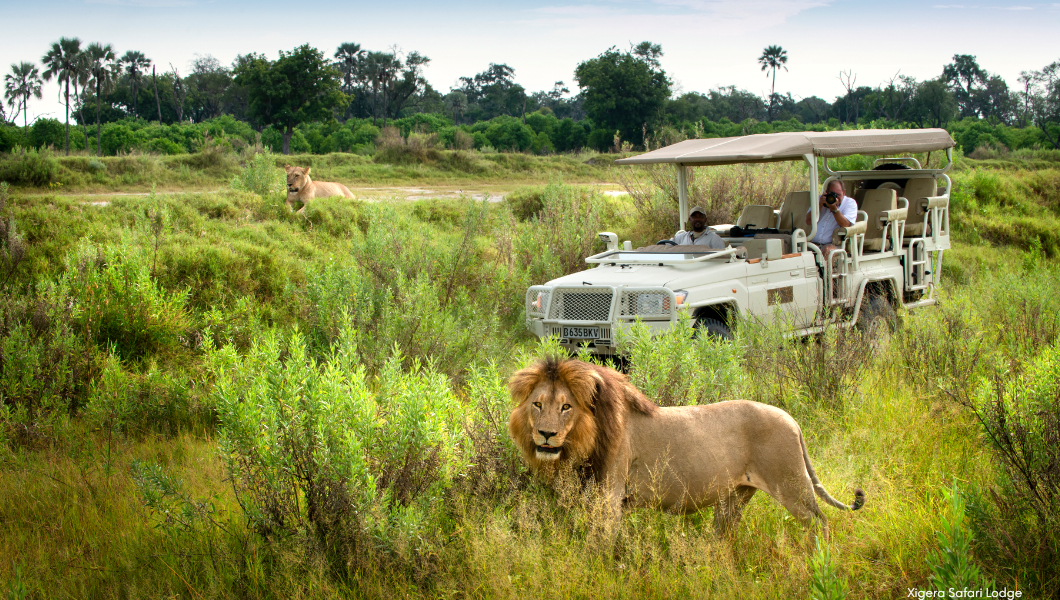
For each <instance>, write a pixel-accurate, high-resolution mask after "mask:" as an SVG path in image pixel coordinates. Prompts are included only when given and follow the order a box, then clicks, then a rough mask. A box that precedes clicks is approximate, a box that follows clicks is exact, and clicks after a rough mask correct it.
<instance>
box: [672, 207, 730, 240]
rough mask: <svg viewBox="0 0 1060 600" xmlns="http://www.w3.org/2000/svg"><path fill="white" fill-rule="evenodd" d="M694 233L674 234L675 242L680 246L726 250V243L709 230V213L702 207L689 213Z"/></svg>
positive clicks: (683, 231)
mask: <svg viewBox="0 0 1060 600" xmlns="http://www.w3.org/2000/svg"><path fill="white" fill-rule="evenodd" d="M688 222H689V224H690V225H691V226H692V231H685V230H684V229H682V230H681V231H678V232H677V233H675V234H674V237H673V242H674V243H675V244H677V245H678V246H706V247H708V248H710V249H712V250H724V249H725V241H724V240H722V239H721V236H720V235H718V234H717V233H716V232H715V231H714V230H713V229H707V213H705V212H703V208H702V207H700V206H696V207H693V208H692V210H691V212H689V213H688Z"/></svg>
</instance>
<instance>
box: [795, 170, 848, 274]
mask: <svg viewBox="0 0 1060 600" xmlns="http://www.w3.org/2000/svg"><path fill="white" fill-rule="evenodd" d="M817 202H818V204H817V206H818V209H817V212H818V213H819V214H820V217H818V219H817V234H816V235H815V236H813V239H812V240H810V241H811V242H813V243H814V244H817V246H818V247H820V248H821V251H822V252H824V254H825V256H828V253H829V252H831V251H832V250H835V249H836V247H835V246H833V245H832V233H834V232H835V230H836V229H837V228H839V227H850V226H851V225H853V223H854V221H855V220H856V219H857V218H858V203H857V202H855V201H854V199H853V198H851V197H849V196H847V195H846V191H845V190H844V189H843V182H842V181H839V180H838V179H833V180H832V181H831V182H829V184H828V189H827V190H826V191H825V193H823V194H821V197H820V198H818V199H817ZM812 214H813V211H807V212H806V227H807V229H808V228H809V227H810V215H812Z"/></svg>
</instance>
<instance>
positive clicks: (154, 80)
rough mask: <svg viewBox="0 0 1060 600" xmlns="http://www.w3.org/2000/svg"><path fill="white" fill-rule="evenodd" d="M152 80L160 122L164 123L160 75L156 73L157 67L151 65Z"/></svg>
mask: <svg viewBox="0 0 1060 600" xmlns="http://www.w3.org/2000/svg"><path fill="white" fill-rule="evenodd" d="M151 81H152V82H153V83H154V85H155V105H157V106H158V124H159V125H161V124H162V101H161V100H159V99H158V75H155V68H154V67H151Z"/></svg>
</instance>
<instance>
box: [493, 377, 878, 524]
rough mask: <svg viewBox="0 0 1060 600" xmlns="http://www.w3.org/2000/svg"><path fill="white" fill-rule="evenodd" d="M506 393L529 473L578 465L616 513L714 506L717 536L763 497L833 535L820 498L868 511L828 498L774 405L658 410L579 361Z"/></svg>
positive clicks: (859, 499) (520, 380)
mask: <svg viewBox="0 0 1060 600" xmlns="http://www.w3.org/2000/svg"><path fill="white" fill-rule="evenodd" d="M508 389H509V391H510V392H511V395H512V399H513V400H514V401H515V403H516V407H515V409H514V410H513V411H512V415H511V419H510V420H509V422H508V434H509V435H510V436H511V438H512V440H513V441H514V442H515V443H516V445H517V446H518V447H519V449H520V451H521V452H522V455H523V458H524V459H525V460H526V462H527V463H529V465H530V467H531V469H533V470H534V471H535V472H542V471H544V472H549V471H551V470H552V469H553V468H554V467H555V466H557V465H561V464H563V463H565V462H566V463H569V464H570V465H572V466H577V467H580V469H581V473H582V474H583V477H586V478H591V479H592V480H593V481H595V482H597V483H599V484H601V485H602V486H603V487H602V489H601V491H602V493H603V495H604V497H605V498H606V500H607V502H608V503H609V504H610V506H611V508H612V510H614V511H615V512H616V514H620V511H621V508H622V505H623V502H625V504H626V505H628V506H652V507H656V508H659V509H662V510H669V511H673V512H677V513H683V514H690V513H694V512H696V511H698V510H700V509H703V508H706V507H708V506H713V507H714V529H715V531H717V532H718V534H719V535H729V534H732V533H733V532H735V530H736V526H737V525H738V524H739V522H740V516H741V513H742V511H743V508H744V506H745V505H746V504H747V502H748V500H750V499H751V496H753V495H754V493H755V492H756V491H757V490H763V491H764V492H766V493H767V494H769V495H770V496H772V497H773V498H775V499H776V500H777V501H778V502H780V503H781V504H782V505H783V506H784V508H786V509H788V511H789V512H790V513H791V514H792V515H794V516H795V518H797V519H799V521H801V522H802V523H803V524H804V525H806V526H811V525H813V524H815V523H817V524H820V526H821V528H822V530H823V532H824V533H825V534H827V520H826V519H825V516H824V514H823V513H822V512H821V510H820V509H819V508H818V507H817V500H816V499H815V498H814V492H816V493H817V495H818V496H820V497H821V498H823V499H824V501H825V502H827V503H828V504H831V505H832V506H834V507H836V508H841V509H844V510H857V509H859V508H861V507H862V506H863V505H864V504H865V493H864V492H862V491H861V490H860V489H859V490H857V491H855V492H854V504H853V505H851V506H847V505H846V504H843V503H842V502H839V501H838V500H836V499H835V498H832V496H831V495H829V494H828V492H827V491H826V490H825V489H824V486H823V485H821V482H820V480H818V479H817V475H816V473H814V471H813V466H811V465H810V457H809V455H808V454H807V452H806V443H805V441H803V438H802V430H801V429H799V425H798V423H796V422H795V420H794V419H792V418H791V415H789V414H788V413H786V412H784V411H783V410H780V409H779V408H776V407H773V406H768V405H766V404H759V403H757V402H749V401H746V400H733V401H729V402H719V403H717V404H710V405H706V406H679V407H671V408H660V407H659V406H656V405H655V404H654V403H652V402H651V401H649V400H648V399H646V398H645V397H644V396H643V395H642V394H641V393H640V392H639V391H637V389H636V388H635V387H633V385H632V384H631V383H629V380H628V379H626V377H625V376H624V375H622V374H621V373H618V372H617V371H615V370H613V369H607V368H604V367H598V366H596V365H592V364H589V363H585V362H581V361H578V360H573V359H570V360H557V359H547V360H542V361H539V362H537V363H536V364H534V365H532V366H530V367H527V368H525V369H523V370H521V371H519V372H517V373H515V374H514V375H512V378H511V380H509V382H508ZM553 472H554V471H553Z"/></svg>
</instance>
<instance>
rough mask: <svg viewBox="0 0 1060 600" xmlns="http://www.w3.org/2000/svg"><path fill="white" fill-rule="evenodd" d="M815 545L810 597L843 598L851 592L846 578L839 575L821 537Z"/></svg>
mask: <svg viewBox="0 0 1060 600" xmlns="http://www.w3.org/2000/svg"><path fill="white" fill-rule="evenodd" d="M814 545H815V548H816V549H815V550H814V553H813V557H812V558H811V559H810V572H811V576H810V599H811V600H843V599H844V598H846V597H847V595H848V594H849V593H850V590H849V588H848V587H847V582H846V579H841V578H840V577H839V572H838V571H839V569H838V568H837V567H836V564H835V562H833V561H832V553H831V552H830V551H829V549H828V546H827V544H826V545H824V546H822V545H821V540H820V538H815V539H814Z"/></svg>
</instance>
